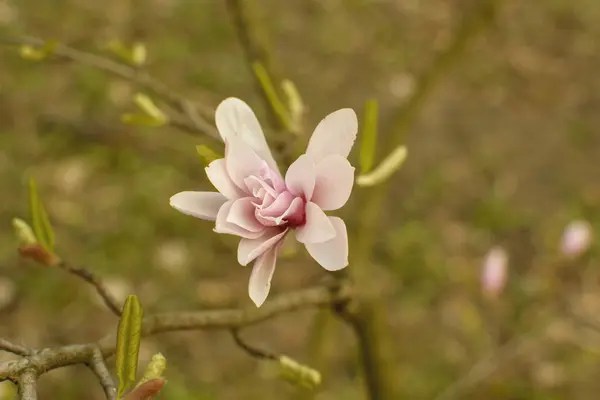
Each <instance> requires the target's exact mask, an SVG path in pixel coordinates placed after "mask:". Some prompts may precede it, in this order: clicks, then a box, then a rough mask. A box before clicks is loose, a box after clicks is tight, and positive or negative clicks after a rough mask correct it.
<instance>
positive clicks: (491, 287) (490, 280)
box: [481, 246, 508, 297]
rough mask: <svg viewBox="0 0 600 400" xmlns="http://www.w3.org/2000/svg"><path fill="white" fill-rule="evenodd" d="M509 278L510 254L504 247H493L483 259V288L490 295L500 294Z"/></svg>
mask: <svg viewBox="0 0 600 400" xmlns="http://www.w3.org/2000/svg"><path fill="white" fill-rule="evenodd" d="M507 278H508V254H507V253H506V250H504V249H503V248H502V247H499V246H496V247H493V248H492V249H491V250H490V251H489V252H488V253H487V254H486V256H485V258H484V260H483V268H482V271H481V289H482V291H483V293H484V294H486V295H488V296H492V297H495V296H498V295H499V294H500V293H502V291H503V290H504V287H505V286H506V281H507Z"/></svg>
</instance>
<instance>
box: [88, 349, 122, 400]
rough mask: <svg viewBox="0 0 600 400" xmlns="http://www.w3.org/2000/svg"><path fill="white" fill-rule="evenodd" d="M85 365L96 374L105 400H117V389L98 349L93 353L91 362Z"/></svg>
mask: <svg viewBox="0 0 600 400" xmlns="http://www.w3.org/2000/svg"><path fill="white" fill-rule="evenodd" d="M87 365H88V367H89V368H90V369H91V370H92V371H93V372H94V374H96V377H97V378H98V380H99V381H100V384H101V385H102V389H103V390H104V395H105V396H106V398H107V399H108V400H117V387H116V386H115V382H114V381H113V379H112V376H111V375H110V372H109V371H108V368H107V366H106V363H105V361H104V356H103V355H102V350H101V349H100V348H99V347H97V348H96V349H95V350H94V351H93V353H92V357H91V360H90V362H89V363H87Z"/></svg>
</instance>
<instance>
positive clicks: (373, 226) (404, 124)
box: [341, 0, 497, 400]
mask: <svg viewBox="0 0 600 400" xmlns="http://www.w3.org/2000/svg"><path fill="white" fill-rule="evenodd" d="M496 2H497V0H481V1H475V3H476V6H475V8H474V9H473V10H472V11H470V12H466V13H465V17H464V18H463V20H462V22H461V23H460V24H459V26H458V27H457V28H456V31H455V33H454V35H453V38H452V40H451V42H450V44H449V45H448V47H447V48H446V49H445V50H444V51H443V52H441V53H440V54H439V55H438V56H437V58H436V59H435V60H434V61H433V63H432V65H431V66H430V67H429V69H427V70H426V71H425V72H424V73H423V74H422V75H421V76H420V77H419V78H418V81H417V86H416V89H415V91H414V92H413V94H412V96H411V97H410V98H409V99H408V100H407V102H406V103H404V104H403V105H402V107H401V108H400V109H399V110H398V112H397V113H396V118H395V119H396V124H395V127H394V130H393V132H392V133H391V134H390V135H388V139H387V143H385V145H384V147H385V148H388V149H393V148H396V147H398V145H399V144H402V141H403V140H404V135H405V133H407V132H409V131H410V128H411V127H412V126H413V124H414V121H415V119H416V117H417V116H418V114H419V112H420V111H421V109H422V108H423V105H424V104H425V101H426V100H427V99H428V98H429V96H430V95H431V94H432V93H433V89H434V88H435V87H436V85H437V84H438V83H439V81H440V80H441V78H442V77H443V75H444V73H445V72H446V71H447V70H448V69H449V67H451V66H452V65H453V63H455V62H456V61H457V60H459V59H460V57H461V56H462V55H463V54H464V52H465V50H466V49H467V44H468V43H470V42H471V41H472V40H473V38H474V37H476V36H477V35H478V34H480V33H481V32H482V31H483V30H484V28H486V27H488V26H489V25H490V24H491V22H492V21H493V18H492V17H493V15H494V13H495V9H496V7H497V4H496ZM388 183H389V181H388V182H385V183H382V184H379V185H377V186H374V187H370V188H369V190H368V191H362V192H361V193H360V194H359V199H358V201H359V202H360V203H361V204H362V207H363V212H362V213H361V218H360V221H359V226H360V227H361V229H360V237H359V238H358V240H357V244H356V246H357V247H358V248H357V249H356V251H355V259H354V260H352V264H353V266H354V268H352V269H351V270H350V271H349V272H350V274H351V275H352V279H353V280H354V281H356V282H361V287H363V288H365V290H364V291H365V292H368V291H369V290H370V291H371V292H375V293H376V285H377V282H373V278H372V269H371V267H372V264H371V263H370V258H371V254H372V249H373V247H374V244H375V243H376V241H377V240H378V238H379V231H378V228H379V223H380V221H381V215H382V211H383V210H387V209H388V207H386V205H385V204H384V203H385V200H386V192H387V187H388V186H387V184H388ZM380 301H381V300H380V299H379V298H378V297H377V296H376V295H374V296H373V295H370V294H369V293H366V295H365V296H361V297H360V298H358V299H357V300H356V302H355V303H356V304H355V305H354V306H353V307H347V308H346V309H345V310H342V312H341V315H342V317H343V318H344V319H345V320H346V321H348V322H349V323H350V326H351V328H352V329H353V331H354V333H355V336H356V338H357V340H358V352H359V357H360V359H361V364H362V366H363V373H364V376H365V385H366V389H367V394H368V398H369V399H371V400H378V399H390V398H395V397H396V396H395V387H396V386H397V385H398V384H397V383H396V382H397V380H396V379H395V377H394V376H392V370H391V368H389V367H388V365H387V364H388V363H389V360H390V357H389V353H390V351H391V349H392V348H393V344H392V342H391V340H392V339H391V337H390V336H389V332H388V328H387V326H386V323H385V320H384V318H383V317H382V315H381V313H382V310H383V309H384V307H383V306H381V305H380Z"/></svg>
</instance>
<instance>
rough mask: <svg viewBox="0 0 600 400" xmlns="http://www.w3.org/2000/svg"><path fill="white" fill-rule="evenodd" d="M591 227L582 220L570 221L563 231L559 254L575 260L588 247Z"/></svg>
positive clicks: (590, 238)
mask: <svg viewBox="0 0 600 400" xmlns="http://www.w3.org/2000/svg"><path fill="white" fill-rule="evenodd" d="M591 243H592V227H591V226H590V224H589V222H587V221H583V220H575V221H571V222H570V223H569V224H568V225H567V226H566V227H565V230H564V231H563V234H562V238H561V240H560V252H561V253H562V254H563V255H564V256H566V257H568V258H576V257H578V256H580V255H581V254H583V253H585V251H586V250H587V249H588V248H589V247H590V244H591Z"/></svg>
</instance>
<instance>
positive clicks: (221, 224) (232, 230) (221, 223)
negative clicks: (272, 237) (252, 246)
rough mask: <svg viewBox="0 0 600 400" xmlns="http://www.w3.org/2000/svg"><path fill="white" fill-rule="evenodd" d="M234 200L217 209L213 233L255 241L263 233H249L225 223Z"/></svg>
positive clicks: (239, 227) (237, 226) (234, 225)
mask: <svg viewBox="0 0 600 400" xmlns="http://www.w3.org/2000/svg"><path fill="white" fill-rule="evenodd" d="M235 201H236V200H229V201H227V202H226V203H225V204H223V206H222V207H221V208H220V209H219V212H218V213H217V218H216V223H215V229H214V231H215V232H217V233H224V234H227V235H236V236H241V237H243V238H248V239H255V238H257V237H259V236H261V235H262V234H263V231H262V230H261V231H258V232H251V231H249V230H247V229H244V228H242V227H241V226H239V225H236V224H232V223H231V222H228V221H227V217H228V216H229V212H230V211H231V207H232V206H233V203H234V202H235Z"/></svg>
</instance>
